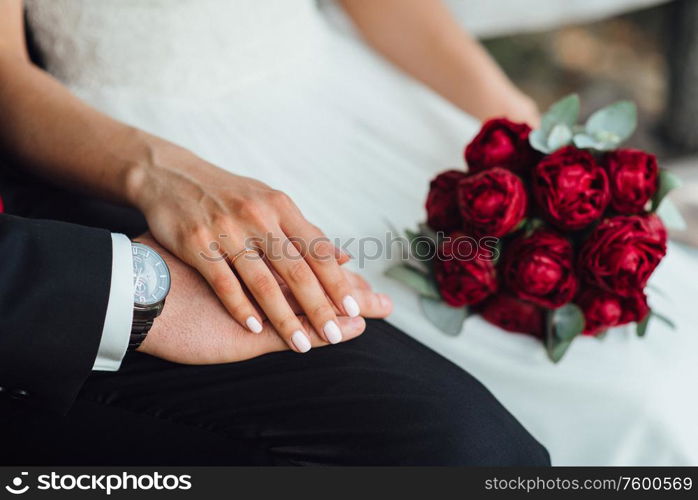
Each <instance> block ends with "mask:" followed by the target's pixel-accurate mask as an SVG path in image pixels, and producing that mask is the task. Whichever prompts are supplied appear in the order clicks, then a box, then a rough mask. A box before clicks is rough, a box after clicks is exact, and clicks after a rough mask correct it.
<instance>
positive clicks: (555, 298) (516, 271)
mask: <svg viewBox="0 0 698 500" xmlns="http://www.w3.org/2000/svg"><path fill="white" fill-rule="evenodd" d="M573 259H574V256H573V251H572V244H571V243H570V242H569V241H568V240H567V239H566V238H563V237H562V236H560V235H558V234H557V233H554V232H553V231H550V230H547V229H539V230H538V231H536V232H535V233H533V234H532V235H531V236H529V237H528V238H525V237H520V238H518V239H517V240H515V241H514V242H512V244H511V245H510V246H509V248H508V249H507V250H506V253H505V255H504V262H503V268H502V275H503V278H504V282H505V283H506V285H507V287H508V288H509V290H510V291H511V292H512V293H513V294H514V295H516V296H517V297H518V298H520V299H523V300H526V301H529V302H532V303H534V304H536V305H539V306H542V307H547V308H550V309H554V308H557V307H560V306H562V305H564V304H566V303H567V302H569V301H570V300H572V297H574V294H575V291H576V290H577V280H576V278H575V275H574V265H573Z"/></svg>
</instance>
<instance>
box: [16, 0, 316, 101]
mask: <svg viewBox="0 0 698 500" xmlns="http://www.w3.org/2000/svg"><path fill="white" fill-rule="evenodd" d="M25 3H26V8H27V14H28V21H29V28H30V29H31V31H32V34H33V36H34V38H35V40H36V44H37V46H38V49H39V51H40V52H41V54H42V57H43V61H44V64H45V65H46V69H47V70H48V71H49V72H51V73H52V74H53V75H55V76H56V77H58V78H59V79H60V80H61V81H63V82H64V83H66V84H68V85H69V86H71V87H73V88H84V87H87V88H94V87H117V88H128V89H140V90H144V91H147V92H150V93H152V92H157V93H160V94H175V95H176V94H187V95H189V94H192V93H194V94H204V95H207V94H212V95H216V94H221V93H225V92H226V91H228V90H230V89H231V88H234V87H236V86H239V85H243V84H245V83H249V82H254V81H255V79H257V78H260V77H263V76H269V75H270V74H273V73H274V72H275V71H277V70H279V69H281V68H287V67H288V65H290V64H294V63H296V62H298V61H299V60H301V59H304V58H306V59H307V58H308V57H311V56H312V54H313V51H316V50H317V49H318V47H319V46H320V45H321V42H320V40H319V38H318V37H319V36H322V33H323V30H324V24H323V19H322V17H321V16H320V14H319V13H318V11H317V7H316V5H315V2H314V1H313V0H263V1H260V0H99V1H95V0H25Z"/></svg>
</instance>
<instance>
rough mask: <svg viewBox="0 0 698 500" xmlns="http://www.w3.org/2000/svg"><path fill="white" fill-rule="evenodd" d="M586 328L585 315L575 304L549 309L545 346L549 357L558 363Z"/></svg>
mask: <svg viewBox="0 0 698 500" xmlns="http://www.w3.org/2000/svg"><path fill="white" fill-rule="evenodd" d="M583 329H584V315H583V314H582V310H581V309H580V308H579V307H578V306H576V305H575V304H572V303H570V304H566V305H564V306H562V307H560V308H558V309H552V310H549V311H548V313H547V315H546V329H545V347H546V351H547V353H548V357H549V358H550V359H551V360H552V361H553V362H554V363H557V362H558V361H560V360H561V359H562V357H563V356H564V355H565V353H566V352H567V349H569V347H570V345H572V341H573V340H574V338H575V337H576V336H577V335H579V334H580V333H581V332H582V330H583Z"/></svg>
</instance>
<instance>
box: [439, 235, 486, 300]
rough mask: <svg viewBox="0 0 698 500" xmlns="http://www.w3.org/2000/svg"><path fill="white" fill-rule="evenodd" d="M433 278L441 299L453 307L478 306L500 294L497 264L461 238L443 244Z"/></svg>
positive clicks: (457, 237) (471, 242)
mask: <svg viewBox="0 0 698 500" xmlns="http://www.w3.org/2000/svg"><path fill="white" fill-rule="evenodd" d="M434 275H435V276H436V284H437V286H438V288H439V292H440V294H441V297H442V298H443V299H444V301H445V302H446V303H447V304H449V305H451V306H453V307H462V306H466V305H472V304H477V303H478V302H481V301H482V300H484V299H486V298H487V297H488V296H489V295H491V294H492V293H494V292H495V291H496V290H497V278H496V275H495V270H494V262H492V260H489V259H485V258H484V257H482V255H481V253H480V252H479V251H478V249H477V248H476V247H475V246H474V242H473V241H472V239H467V238H464V237H463V235H460V234H456V235H453V236H452V237H450V238H447V239H445V240H444V242H443V243H442V244H441V247H440V248H439V252H438V256H437V257H436V259H435V260H434Z"/></svg>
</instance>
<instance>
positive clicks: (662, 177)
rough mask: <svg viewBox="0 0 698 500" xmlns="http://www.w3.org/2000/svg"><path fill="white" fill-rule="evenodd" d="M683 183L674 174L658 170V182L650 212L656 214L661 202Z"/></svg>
mask: <svg viewBox="0 0 698 500" xmlns="http://www.w3.org/2000/svg"><path fill="white" fill-rule="evenodd" d="M682 184H683V181H682V180H681V179H680V178H679V177H678V176H677V175H675V174H673V173H671V172H669V171H668V170H664V169H660V170H659V182H658V186H657V191H656V192H655V193H654V196H653V197H652V208H651V211H652V212H656V211H657V209H658V208H659V207H660V205H661V204H662V201H663V200H664V198H665V197H666V195H668V194H669V193H670V192H671V191H672V190H673V189H676V188H677V187H680V186H681V185H682Z"/></svg>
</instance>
